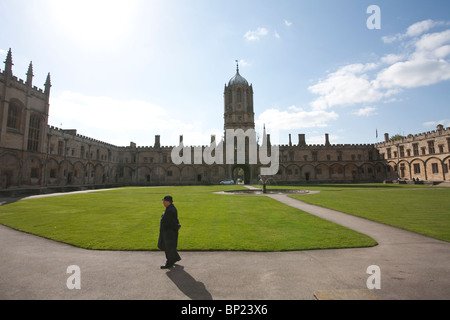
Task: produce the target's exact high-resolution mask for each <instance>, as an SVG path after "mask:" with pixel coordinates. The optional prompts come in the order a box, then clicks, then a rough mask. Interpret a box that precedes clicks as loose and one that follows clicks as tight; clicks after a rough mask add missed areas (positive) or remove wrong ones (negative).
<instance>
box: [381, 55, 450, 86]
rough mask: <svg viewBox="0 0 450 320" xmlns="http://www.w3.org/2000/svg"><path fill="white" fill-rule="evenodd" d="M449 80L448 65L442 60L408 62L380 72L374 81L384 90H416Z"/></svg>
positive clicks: (449, 70) (449, 66)
mask: <svg viewBox="0 0 450 320" xmlns="http://www.w3.org/2000/svg"><path fill="white" fill-rule="evenodd" d="M449 79H450V64H449V63H448V62H447V61H444V60H410V61H405V62H398V63H395V64H393V65H391V66H390V67H388V68H386V69H384V70H382V71H381V72H380V73H379V74H378V76H377V79H376V82H377V83H378V85H380V86H381V87H384V88H393V87H397V88H416V87H422V86H427V85H431V84H435V83H438V82H441V81H445V80H449Z"/></svg>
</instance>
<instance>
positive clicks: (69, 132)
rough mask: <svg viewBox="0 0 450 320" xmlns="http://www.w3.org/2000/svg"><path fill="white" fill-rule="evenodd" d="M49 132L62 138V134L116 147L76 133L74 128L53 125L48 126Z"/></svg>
mask: <svg viewBox="0 0 450 320" xmlns="http://www.w3.org/2000/svg"><path fill="white" fill-rule="evenodd" d="M49 134H53V135H59V136H60V137H62V138H64V135H70V136H72V137H73V138H78V139H81V140H84V142H86V143H95V144H100V145H104V146H105V147H114V148H118V147H117V146H115V145H112V144H110V143H107V142H104V141H101V140H97V139H94V138H90V137H87V136H83V135H81V134H78V133H77V130H76V129H61V128H58V127H55V126H49Z"/></svg>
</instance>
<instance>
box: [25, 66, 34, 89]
mask: <svg viewBox="0 0 450 320" xmlns="http://www.w3.org/2000/svg"><path fill="white" fill-rule="evenodd" d="M33 76H34V74H33V61H30V65H29V66H28V71H27V82H26V84H27V85H28V86H29V87H32V86H33Z"/></svg>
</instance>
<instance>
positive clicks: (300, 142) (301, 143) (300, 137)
mask: <svg viewBox="0 0 450 320" xmlns="http://www.w3.org/2000/svg"><path fill="white" fill-rule="evenodd" d="M298 146H299V147H303V146H306V140H305V134H304V133H300V134H299V135H298Z"/></svg>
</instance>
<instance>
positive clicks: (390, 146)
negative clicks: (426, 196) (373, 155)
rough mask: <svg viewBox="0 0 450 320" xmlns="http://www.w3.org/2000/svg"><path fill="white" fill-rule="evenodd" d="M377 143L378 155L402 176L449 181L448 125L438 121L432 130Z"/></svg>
mask: <svg viewBox="0 0 450 320" xmlns="http://www.w3.org/2000/svg"><path fill="white" fill-rule="evenodd" d="M384 140H385V141H384V142H381V143H377V144H376V147H377V149H378V150H379V152H380V156H381V158H382V159H384V161H386V162H387V164H388V165H389V166H390V167H391V168H392V171H394V172H395V173H396V177H397V178H399V179H401V180H410V181H435V182H439V181H449V180H450V175H449V173H448V168H449V165H450V128H444V127H443V126H442V125H438V126H437V128H436V130H435V131H428V132H425V133H421V134H415V135H412V134H409V135H408V136H407V137H398V138H397V139H389V134H387V133H386V134H385V137H384Z"/></svg>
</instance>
